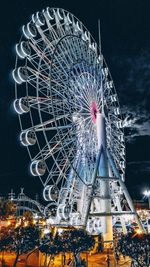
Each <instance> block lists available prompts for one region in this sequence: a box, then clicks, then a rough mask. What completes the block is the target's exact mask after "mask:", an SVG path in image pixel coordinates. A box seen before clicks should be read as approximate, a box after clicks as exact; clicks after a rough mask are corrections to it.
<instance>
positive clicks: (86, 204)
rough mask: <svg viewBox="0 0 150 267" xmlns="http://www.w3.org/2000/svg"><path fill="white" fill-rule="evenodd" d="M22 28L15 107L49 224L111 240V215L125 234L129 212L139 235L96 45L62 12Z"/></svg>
mask: <svg viewBox="0 0 150 267" xmlns="http://www.w3.org/2000/svg"><path fill="white" fill-rule="evenodd" d="M22 30H23V36H22V37H21V40H20V41H19V43H18V44H17V45H16V52H17V57H16V64H15V69H14V71H13V78H14V80H15V96H16V99H15V101H14V108H15V110H16V112H17V113H18V115H19V122H20V127H21V134H20V141H21V143H22V144H23V145H24V146H26V147H27V150H28V152H29V156H30V160H31V164H30V171H31V173H32V175H33V176H38V177H39V179H40V181H41V185H42V187H43V197H44V199H45V201H47V202H48V205H47V208H48V209H49V210H50V214H49V216H50V219H51V223H52V224H54V225H59V226H61V225H62V226H70V225H73V226H75V227H87V230H88V231H90V232H93V233H96V232H100V231H101V232H102V233H103V236H104V241H110V240H112V239H113V231H112V229H113V227H112V225H113V220H115V218H116V216H117V217H118V216H119V217H120V220H121V224H122V228H123V231H124V232H126V224H125V219H124V217H125V215H127V214H131V215H133V216H134V217H135V219H136V221H137V223H138V225H139V227H140V229H142V230H143V228H142V225H141V222H140V220H139V218H138V215H137V213H136V211H135V208H134V206H133V203H132V200H131V198H130V196H129V193H128V191H127V188H126V186H125V183H124V181H125V142H124V131H123V121H122V117H121V112H120V107H119V102H118V97H117V93H116V90H115V87H114V83H113V81H112V77H111V74H110V72H109V69H108V67H107V65H106V62H105V60H104V57H103V55H102V53H101V44H100V43H99V45H97V43H96V42H95V40H94V39H93V37H92V36H91V34H90V32H89V31H88V30H87V29H86V28H85V26H84V25H83V24H82V23H81V21H79V20H78V19H77V18H76V17H75V16H74V15H73V14H71V13H70V12H67V11H66V10H64V9H61V8H49V7H47V8H46V9H44V10H43V11H42V12H37V13H36V14H33V15H32V19H31V21H30V22H29V23H28V24H27V25H24V26H23V28H22ZM99 37H100V36H99Z"/></svg>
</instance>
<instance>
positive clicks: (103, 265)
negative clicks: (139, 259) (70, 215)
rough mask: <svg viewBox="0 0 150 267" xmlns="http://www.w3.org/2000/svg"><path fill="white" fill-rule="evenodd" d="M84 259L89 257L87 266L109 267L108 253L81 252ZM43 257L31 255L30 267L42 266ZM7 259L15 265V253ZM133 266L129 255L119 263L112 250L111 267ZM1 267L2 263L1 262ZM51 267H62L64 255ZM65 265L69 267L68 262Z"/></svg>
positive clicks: (22, 265)
mask: <svg viewBox="0 0 150 267" xmlns="http://www.w3.org/2000/svg"><path fill="white" fill-rule="evenodd" d="M81 256H82V259H83V258H84V259H88V266H87V267H108V264H107V262H106V259H107V254H106V253H96V254H93V255H88V257H87V255H86V254H81ZM40 258H41V259H39V260H38V255H34V256H31V257H30V258H29V260H28V267H39V266H40V267H42V266H43V265H42V264H41V265H40V261H41V263H42V257H40ZM68 259H69V255H68V254H67V257H66V263H67V262H68ZM5 261H6V266H7V267H12V266H13V261H14V254H13V253H9V254H8V253H5ZM43 262H44V257H43ZM120 266H122V267H131V261H130V259H129V258H128V257H127V258H126V259H124V258H123V257H122V256H121V257H120V260H119V262H118V263H117V262H116V261H115V259H114V255H113V253H112V252H111V253H110V265H109V267H120ZM0 267H1V263H0ZM17 267H25V257H23V256H22V257H20V261H19V262H18V264H17ZM49 267H62V257H61V256H57V257H55V260H54V263H53V264H51V265H49ZM64 267H68V265H67V264H66V265H65V266H64Z"/></svg>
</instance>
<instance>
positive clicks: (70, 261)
mask: <svg viewBox="0 0 150 267" xmlns="http://www.w3.org/2000/svg"><path fill="white" fill-rule="evenodd" d="M71 263H72V259H71V258H69V260H68V262H67V265H68V266H70V264H71Z"/></svg>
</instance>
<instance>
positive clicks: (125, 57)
mask: <svg viewBox="0 0 150 267" xmlns="http://www.w3.org/2000/svg"><path fill="white" fill-rule="evenodd" d="M47 6H50V7H61V8H64V9H66V10H68V11H70V12H72V13H73V14H74V15H75V16H76V17H78V18H79V19H80V20H81V21H82V22H83V23H84V25H85V26H86V27H87V28H88V29H89V31H90V32H91V34H92V35H93V37H94V38H95V39H96V41H97V42H98V27H97V21H98V18H100V20H101V39H102V53H103V55H104V57H105V59H106V62H107V64H108V67H109V69H110V72H111V74H112V77H113V80H114V83H115V87H116V90H117V93H118V96H119V100H120V106H121V110H122V113H123V117H124V125H125V126H126V128H125V136H126V160H127V168H126V185H127V187H128V189H129V192H130V193H131V195H132V197H133V198H136V197H138V198H142V192H143V191H144V190H145V189H146V188H148V187H149V189H150V182H149V181H150V1H149V0H143V1H141V0H132V1H131V0H130V1H128V0H121V1H120V0H110V1H109V0H103V1H102V0H92V1H86V0H75V1H71V0H70V1H68V0H67V1H66V0H64V1H63V0H62V1H61V0H60V1H59V0H57V1H46V0H45V1H40V0H30V1H29V0H26V1H22V0H13V1H8V0H5V1H3V5H2V4H1V14H0V122H1V131H0V151H1V157H0V195H3V194H6V193H8V192H9V191H10V189H11V188H14V190H15V191H16V192H17V193H18V192H19V190H20V187H24V188H25V193H27V195H29V196H33V197H34V196H35V194H36V193H39V194H40V192H41V189H42V187H41V185H40V181H39V179H38V178H37V177H33V176H31V175H30V172H29V163H30V161H29V157H28V153H27V151H26V149H25V148H24V147H22V146H21V145H20V144H19V140H18V138H19V133H20V129H19V122H18V117H17V114H16V113H15V112H14V110H13V107H12V103H13V100H14V82H13V80H12V76H11V72H12V69H13V68H14V64H15V44H16V43H17V42H18V41H19V39H20V36H21V27H22V25H23V24H26V23H27V22H28V21H29V20H30V18H31V15H32V14H33V13H35V12H36V11H41V10H42V9H43V8H45V7H47Z"/></svg>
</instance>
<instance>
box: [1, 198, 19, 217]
mask: <svg viewBox="0 0 150 267" xmlns="http://www.w3.org/2000/svg"><path fill="white" fill-rule="evenodd" d="M15 212H16V206H15V205H14V203H13V202H12V201H11V200H6V199H1V200H0V219H1V220H6V219H7V218H8V217H9V216H10V215H14V214H15Z"/></svg>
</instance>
